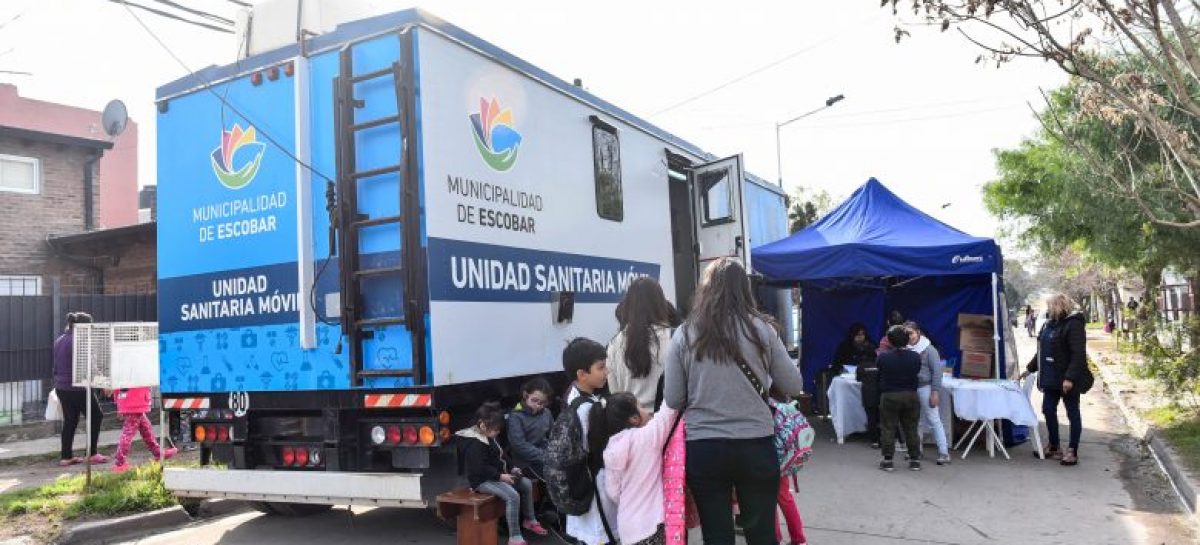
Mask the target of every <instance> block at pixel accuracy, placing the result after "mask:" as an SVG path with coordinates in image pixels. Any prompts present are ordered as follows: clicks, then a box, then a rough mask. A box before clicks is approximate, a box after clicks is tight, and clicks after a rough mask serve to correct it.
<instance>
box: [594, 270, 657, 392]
mask: <svg viewBox="0 0 1200 545" xmlns="http://www.w3.org/2000/svg"><path fill="white" fill-rule="evenodd" d="M621 310H622V315H623V316H624V319H625V321H624V323H623V324H621V331H619V332H617V335H616V336H615V337H613V339H612V340H611V341H609V343H608V390H609V391H610V392H612V393H614V394H615V393H618V392H629V393H631V394H633V395H634V397H636V398H637V400H638V404H639V405H641V407H642V408H643V409H646V410H648V411H654V410H655V409H657V408H658V407H657V406H656V405H655V401H656V399H655V398H656V397H658V396H659V388H658V386H659V379H660V378H661V377H662V374H663V364H662V356H663V354H664V353H665V352H666V349H667V345H668V344H669V343H670V342H671V306H670V303H668V302H667V298H666V297H665V296H664V295H663V291H662V287H661V286H659V285H658V282H657V281H656V280H654V279H653V278H650V277H642V278H638V279H637V280H634V281H633V283H631V284H630V285H629V289H628V290H627V291H626V292H625V298H624V299H623V300H622V301H621Z"/></svg>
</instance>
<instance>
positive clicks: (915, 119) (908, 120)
mask: <svg viewBox="0 0 1200 545" xmlns="http://www.w3.org/2000/svg"><path fill="white" fill-rule="evenodd" d="M1024 107H1025V105H1023V104H1010V105H1007V106H998V107H994V108H984V109H979V110H968V111H965V112H954V113H948V114H942V115H930V116H922V117H909V118H905V119H889V120H886V121H868V122H865V123H848V124H841V125H837V124H834V125H812V126H809V127H808V128H809V129H814V130H815V129H851V128H857V127H877V126H881V125H894V124H896V123H918V122H921V121H934V120H938V119H954V118H959V117H970V116H974V115H979V114H986V113H992V112H1000V111H1004V110H1011V109H1013V108H1024Z"/></svg>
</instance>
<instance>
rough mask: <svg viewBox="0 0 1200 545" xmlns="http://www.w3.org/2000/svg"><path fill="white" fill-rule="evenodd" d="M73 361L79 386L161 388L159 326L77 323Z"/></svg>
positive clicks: (155, 324) (75, 382) (136, 323)
mask: <svg viewBox="0 0 1200 545" xmlns="http://www.w3.org/2000/svg"><path fill="white" fill-rule="evenodd" d="M71 358H72V362H73V364H74V365H73V366H72V367H73V368H74V375H73V377H72V383H73V384H74V385H75V386H77V387H86V386H91V387H92V388H107V389H117V388H134V387H138V386H158V324H157V323H155V322H124V323H121V322H117V323H96V324H75V342H74V352H73V354H72V355H71Z"/></svg>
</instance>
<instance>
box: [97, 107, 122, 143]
mask: <svg viewBox="0 0 1200 545" xmlns="http://www.w3.org/2000/svg"><path fill="white" fill-rule="evenodd" d="M128 122H129V111H128V110H126V109H125V103H124V102H121V101H120V100H112V101H110V102H109V103H108V105H107V106H105V107H104V115H102V116H100V123H101V124H102V125H104V132H106V133H108V135H109V136H111V137H113V138H116V137H117V135H119V134H121V131H124V130H125V124H126V123H128Z"/></svg>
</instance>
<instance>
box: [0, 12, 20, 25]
mask: <svg viewBox="0 0 1200 545" xmlns="http://www.w3.org/2000/svg"><path fill="white" fill-rule="evenodd" d="M24 15H25V12H24V11H22V12H21V13H18V14H16V15H13V16H12V18H11V19H9V20H7V21H5V22H3V23H0V29H3V28H4V27H6V26H8V25H11V24H13V23H14V22H16V21H17V19H20V18H21V17H22V16H24Z"/></svg>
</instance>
